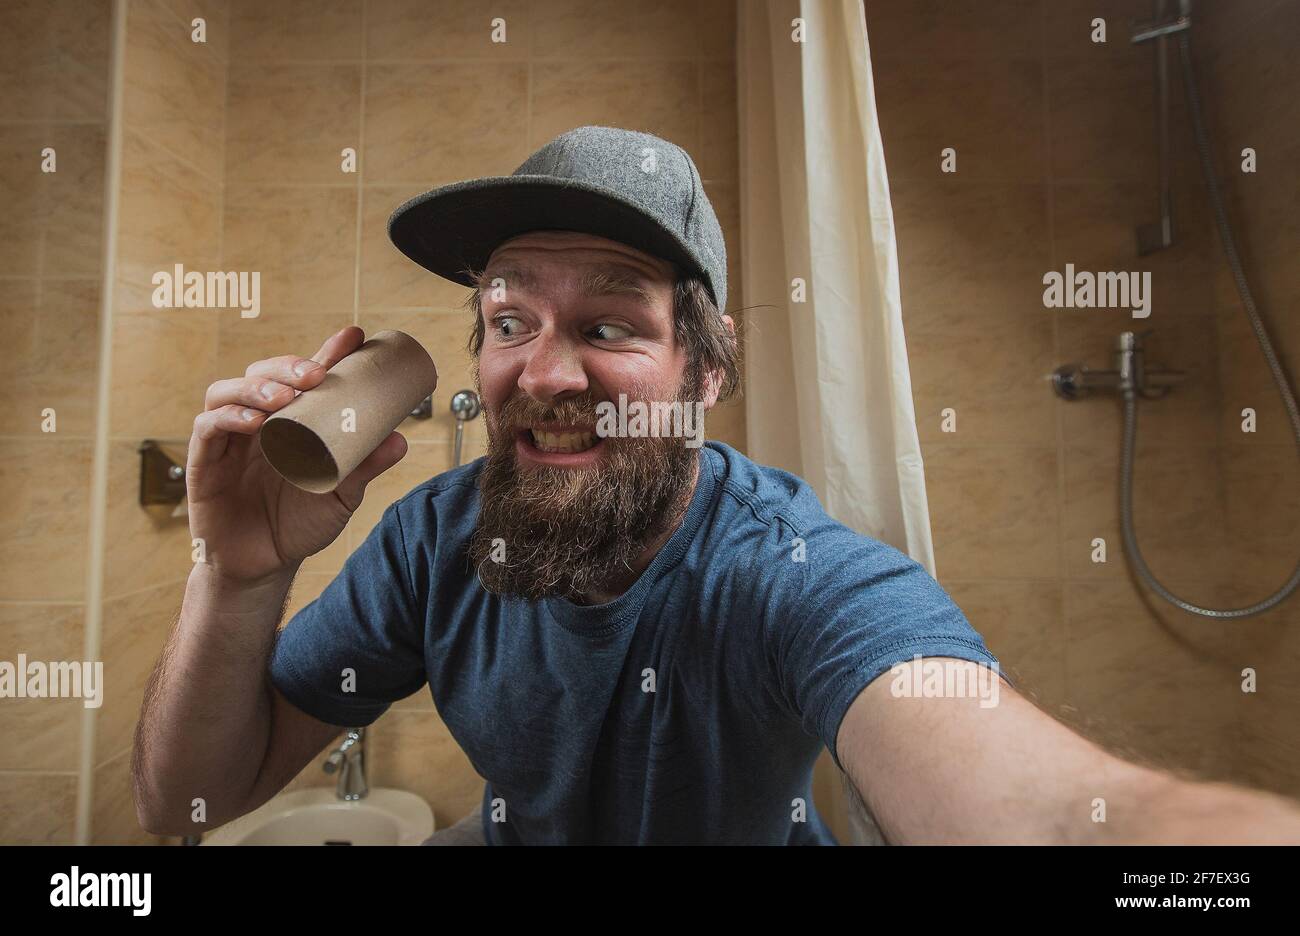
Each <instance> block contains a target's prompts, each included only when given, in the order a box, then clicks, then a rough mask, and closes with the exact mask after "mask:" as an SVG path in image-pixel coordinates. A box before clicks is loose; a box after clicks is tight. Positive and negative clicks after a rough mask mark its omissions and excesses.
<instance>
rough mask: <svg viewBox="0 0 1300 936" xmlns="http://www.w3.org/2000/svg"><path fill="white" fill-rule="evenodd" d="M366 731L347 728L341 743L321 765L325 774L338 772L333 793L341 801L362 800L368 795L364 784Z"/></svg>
mask: <svg viewBox="0 0 1300 936" xmlns="http://www.w3.org/2000/svg"><path fill="white" fill-rule="evenodd" d="M365 739H366V729H364V728H349V729H348V734H347V737H346V738H344V739H343V743H342V744H340V745H339V746H338V747H336V748H335V749H334V750H332V751H330V754H329V757H327V758H325V763H324V764H322V765H321V769H323V770H324V771H325V772H326V773H334V771H336V770H337V771H338V772H339V781H338V786H337V787H336V788H335V790H334V792H335V794H336V795H337V796H338V798H339V799H341V800H359V799H364V798H365V797H366V795H367V794H369V793H370V786H369V785H368V784H367V783H366V748H365V743H364V742H365Z"/></svg>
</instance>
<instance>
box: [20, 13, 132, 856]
mask: <svg viewBox="0 0 1300 936" xmlns="http://www.w3.org/2000/svg"><path fill="white" fill-rule="evenodd" d="M108 10H109V4H108V2H107V0H87V2H85V3H80V4H72V3H67V2H57V3H49V2H39V0H16V2H12V3H6V4H3V5H2V6H0V205H3V206H4V210H3V211H2V212H0V329H2V330H3V334H4V335H5V340H6V351H7V355H6V362H7V366H6V367H5V369H4V371H5V372H4V375H3V376H2V377H0V400H3V401H4V405H3V407H0V410H2V413H0V659H3V660H7V661H9V662H10V663H15V662H16V661H17V655H18V654H19V653H23V654H26V656H27V658H28V659H29V660H39V661H56V660H69V661H70V660H81V659H83V652H84V650H83V644H84V639H85V638H84V623H85V617H86V606H85V598H86V595H85V585H86V569H87V565H86V564H87V561H88V558H87V549H86V534H87V530H88V520H87V517H88V507H89V502H90V480H91V462H92V456H93V451H94V415H95V406H96V402H97V401H96V380H97V378H98V360H97V359H98V353H97V352H98V344H99V291H100V236H101V229H100V226H101V213H102V207H103V178H104V147H105V130H106V105H105V95H106V89H107V78H108V57H109V47H108ZM45 147H52V148H53V149H54V151H55V158H56V160H57V162H56V171H55V172H52V173H45V172H42V171H41V163H42V150H43V149H44V148H45ZM46 408H49V409H52V410H53V411H54V413H55V418H56V422H55V425H54V431H52V432H46V431H43V427H42V420H43V411H44V410H45V409H46ZM84 710H85V709H84V707H83V705H82V703H81V701H80V700H73V699H69V700H47V699H6V700H3V701H0V737H2V738H4V745H3V754H0V843H2V844H20V843H39V844H53V843H71V842H72V841H73V839H74V835H75V827H76V795H77V781H78V759H79V743H80V735H81V720H82V713H83V711H84Z"/></svg>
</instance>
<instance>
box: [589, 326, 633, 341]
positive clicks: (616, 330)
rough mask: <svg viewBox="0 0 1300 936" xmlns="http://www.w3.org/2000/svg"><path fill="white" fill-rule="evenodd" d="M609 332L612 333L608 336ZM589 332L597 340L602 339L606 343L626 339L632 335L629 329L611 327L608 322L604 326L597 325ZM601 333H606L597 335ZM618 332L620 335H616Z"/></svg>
mask: <svg viewBox="0 0 1300 936" xmlns="http://www.w3.org/2000/svg"><path fill="white" fill-rule="evenodd" d="M610 330H612V331H613V332H614V333H613V334H609V333H608V331H610ZM591 331H592V334H595V335H596V337H597V338H602V339H604V340H606V341H617V340H618V339H620V338H628V337H630V336H631V334H632V332H631V330H630V329H627V328H624V327H623V326H622V325H613V324H610V323H608V322H607V323H605V324H604V325H597V326H596V327H595V328H593V329H592V330H591ZM601 331H606V332H607V333H606V334H597V333H598V332H601ZM619 332H622V334H618V333H619Z"/></svg>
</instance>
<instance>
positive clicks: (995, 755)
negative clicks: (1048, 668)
mask: <svg viewBox="0 0 1300 936" xmlns="http://www.w3.org/2000/svg"><path fill="white" fill-rule="evenodd" d="M941 659H943V658H938V657H931V658H927V659H925V660H921V661H912V662H910V663H906V664H902V665H901V666H900V668H899V670H898V671H896V672H899V673H901V668H902V666H905V667H907V669H908V672H907V673H905V674H902V678H903V679H910V677H911V675H912V674H911V669H912V668H914V667H916V666H918V665H925V664H927V663H935V662H938V661H940V660H941ZM946 662H948V663H952V664H955V665H958V666H963V665H964V666H970V665H971V664H968V663H965V662H964V661H960V660H950V661H946ZM897 683H898V679H897V678H896V676H895V675H894V674H891V673H889V672H887V673H885V674H883V675H882V676H880V677H878V678H877V679H875V680H873V681H872V682H871V684H870V685H868V686H867V687H866V688H865V689H863V690H862V692H861V693H860V694H859V695H858V697H857V698H856V699H855V700H854V701H853V704H852V705H851V706H850V707H849V710H848V712H847V714H846V715H845V716H844V720H843V722H842V723H841V725H840V728H839V733H838V735H837V737H836V747H837V751H838V753H839V757H840V762H841V763H842V764H843V765H844V767H845V769H846V770H847V771H848V774H849V777H850V779H852V781H853V783H854V785H855V786H856V787H857V789H858V791H859V792H860V793H861V795H862V798H863V800H864V801H865V803H866V805H867V807H868V808H869V809H870V810H871V812H872V814H873V815H874V817H875V819H876V821H877V823H878V824H879V825H880V829H881V831H882V833H883V834H884V835H885V837H886V838H887V839H888V840H889V841H891V842H896V843H953V844H958V843H960V844H966V843H976V842H999V843H1025V844H1030V843H1051V844H1107V843H1113V844H1121V843H1124V844H1135V843H1140V844H1152V843H1169V844H1270V845H1280V844H1291V845H1294V844H1297V843H1300V803H1296V802H1295V801H1292V800H1289V799H1285V798H1284V797H1281V796H1277V795H1274V794H1271V793H1263V792H1258V791H1252V790H1247V789H1244V788H1241V787H1236V786H1233V785H1231V784H1226V783H1203V782H1194V781H1188V780H1183V779H1180V778H1178V777H1174V776H1172V775H1170V774H1167V773H1164V772H1161V771H1158V770H1153V769H1150V768H1147V767H1141V766H1138V765H1136V764H1131V763H1129V762H1127V761H1124V760H1121V759H1120V758H1118V757H1115V756H1114V755H1112V754H1109V753H1107V752H1106V751H1105V750H1103V749H1102V748H1101V747H1099V746H1098V745H1096V744H1095V743H1093V742H1092V741H1089V740H1088V739H1086V738H1084V737H1082V736H1081V735H1078V734H1076V733H1075V732H1074V731H1072V730H1071V729H1069V728H1067V727H1066V726H1065V725H1063V724H1061V723H1060V722H1058V721H1056V720H1055V719H1054V718H1052V717H1051V716H1049V715H1047V714H1046V713H1044V712H1042V711H1040V710H1039V709H1038V708H1036V707H1035V706H1034V705H1033V704H1032V703H1031V702H1029V701H1028V700H1027V699H1025V698H1024V697H1023V696H1021V695H1020V694H1019V693H1017V692H1016V691H1015V690H1014V689H1012V688H1010V687H1009V686H1008V685H1006V683H1004V682H1000V683H999V686H998V688H999V693H998V699H997V704H996V705H994V706H991V707H988V706H987V701H986V702H985V705H983V706H982V705H981V699H980V698H977V697H975V696H974V695H973V694H972V695H971V696H970V697H966V698H922V697H915V696H896V695H895V694H894V692H893V691H892V689H891V687H893V686H895V685H896V684H897ZM912 684H913V683H910V682H909V683H906V685H912ZM915 684H920V681H919V680H917V682H916V683H915ZM1099 800H1100V801H1104V810H1105V812H1104V815H1105V821H1104V822H1101V821H1096V817H1098V816H1099V815H1100V814H1101V813H1100V811H1099V806H1098V801H1099Z"/></svg>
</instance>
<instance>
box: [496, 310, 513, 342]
mask: <svg viewBox="0 0 1300 936" xmlns="http://www.w3.org/2000/svg"><path fill="white" fill-rule="evenodd" d="M518 321H519V319H517V318H515V317H514V316H513V315H498V316H497V317H496V318H494V319H493V320H492V328H493V329H494V330H495V331H496V333H497V334H498V335H500V336H501V337H502V338H511V337H514V334H515V333H514V332H511V331H506V326H507V325H508V324H509V323H511V322H518Z"/></svg>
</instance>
